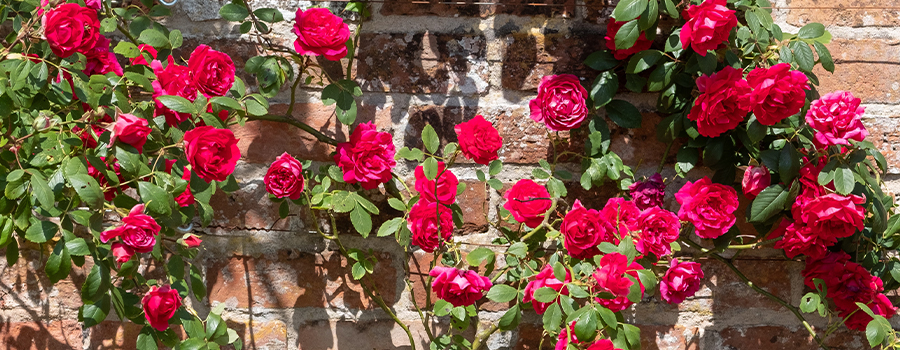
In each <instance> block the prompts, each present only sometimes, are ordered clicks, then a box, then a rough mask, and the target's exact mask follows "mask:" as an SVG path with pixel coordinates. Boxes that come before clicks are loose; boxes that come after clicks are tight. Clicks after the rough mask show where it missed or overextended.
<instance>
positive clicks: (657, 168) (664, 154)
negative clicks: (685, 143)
mask: <svg viewBox="0 0 900 350" xmlns="http://www.w3.org/2000/svg"><path fill="white" fill-rule="evenodd" d="M674 144H675V141H674V140H673V141H672V142H669V145H668V146H666V152H665V153H663V156H662V159H661V160H660V161H659V166H658V167H656V172H657V173H662V170H663V166H664V165H665V164H666V159H667V158H669V152H671V151H672V145H674Z"/></svg>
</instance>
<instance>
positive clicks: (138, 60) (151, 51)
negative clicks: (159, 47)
mask: <svg viewBox="0 0 900 350" xmlns="http://www.w3.org/2000/svg"><path fill="white" fill-rule="evenodd" d="M138 52H139V53H140V54H139V55H138V56H137V57H134V58H130V59H129V61H131V64H132V65H134V66H137V65H144V66H148V67H149V66H150V63H149V62H151V61H154V60H156V53H157V52H156V49H155V48H153V46H150V45H147V44H140V45H138ZM145 54H146V55H145ZM147 57H149V58H150V61H148V60H147ZM170 57H171V56H170Z"/></svg>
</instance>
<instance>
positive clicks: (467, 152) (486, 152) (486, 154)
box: [453, 115, 503, 165]
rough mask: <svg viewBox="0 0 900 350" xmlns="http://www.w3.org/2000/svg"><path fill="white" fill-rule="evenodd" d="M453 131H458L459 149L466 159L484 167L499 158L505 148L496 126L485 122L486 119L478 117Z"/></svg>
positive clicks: (457, 126)
mask: <svg viewBox="0 0 900 350" xmlns="http://www.w3.org/2000/svg"><path fill="white" fill-rule="evenodd" d="M453 129H454V130H456V137H457V138H458V139H459V148H460V150H461V151H462V154H463V155H464V156H465V157H466V158H468V159H471V160H472V161H474V162H475V163H478V164H483V165H488V164H489V163H490V162H491V161H492V160H496V159H498V158H499V157H498V156H497V152H498V151H499V150H500V147H502V146H503V138H501V137H500V133H499V132H497V129H496V128H494V125H493V124H491V122H489V121H487V120H484V117H482V116H480V115H476V116H475V118H472V120H469V121H467V122H465V123H460V124H457V125H456V126H455V127H454V128H453Z"/></svg>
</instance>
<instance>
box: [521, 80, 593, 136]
mask: <svg viewBox="0 0 900 350" xmlns="http://www.w3.org/2000/svg"><path fill="white" fill-rule="evenodd" d="M587 96H588V94H587V90H585V89H584V87H583V86H581V83H580V82H579V81H578V77H576V76H574V75H571V74H560V75H547V76H544V77H543V78H541V84H540V85H539V86H538V93H537V97H536V98H535V99H533V100H531V102H530V103H529V104H528V106H529V107H530V108H531V119H533V120H534V121H536V122H538V123H544V124H545V125H547V129H550V130H552V131H565V130H572V129H575V128H578V127H579V126H581V123H583V122H584V120H585V118H587V115H588V112H589V111H588V108H587V105H586V104H585V98H587Z"/></svg>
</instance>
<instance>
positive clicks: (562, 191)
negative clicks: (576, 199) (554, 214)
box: [547, 178, 569, 198]
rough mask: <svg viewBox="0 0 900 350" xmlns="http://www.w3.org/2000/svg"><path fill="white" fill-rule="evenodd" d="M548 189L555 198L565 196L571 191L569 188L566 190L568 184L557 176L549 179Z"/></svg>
mask: <svg viewBox="0 0 900 350" xmlns="http://www.w3.org/2000/svg"><path fill="white" fill-rule="evenodd" d="M547 190H548V191H549V192H550V196H551V197H553V198H561V197H565V196H566V195H568V193H569V192H568V190H566V184H565V183H563V182H562V181H561V180H560V179H557V178H551V179H550V180H548V181H547Z"/></svg>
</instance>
